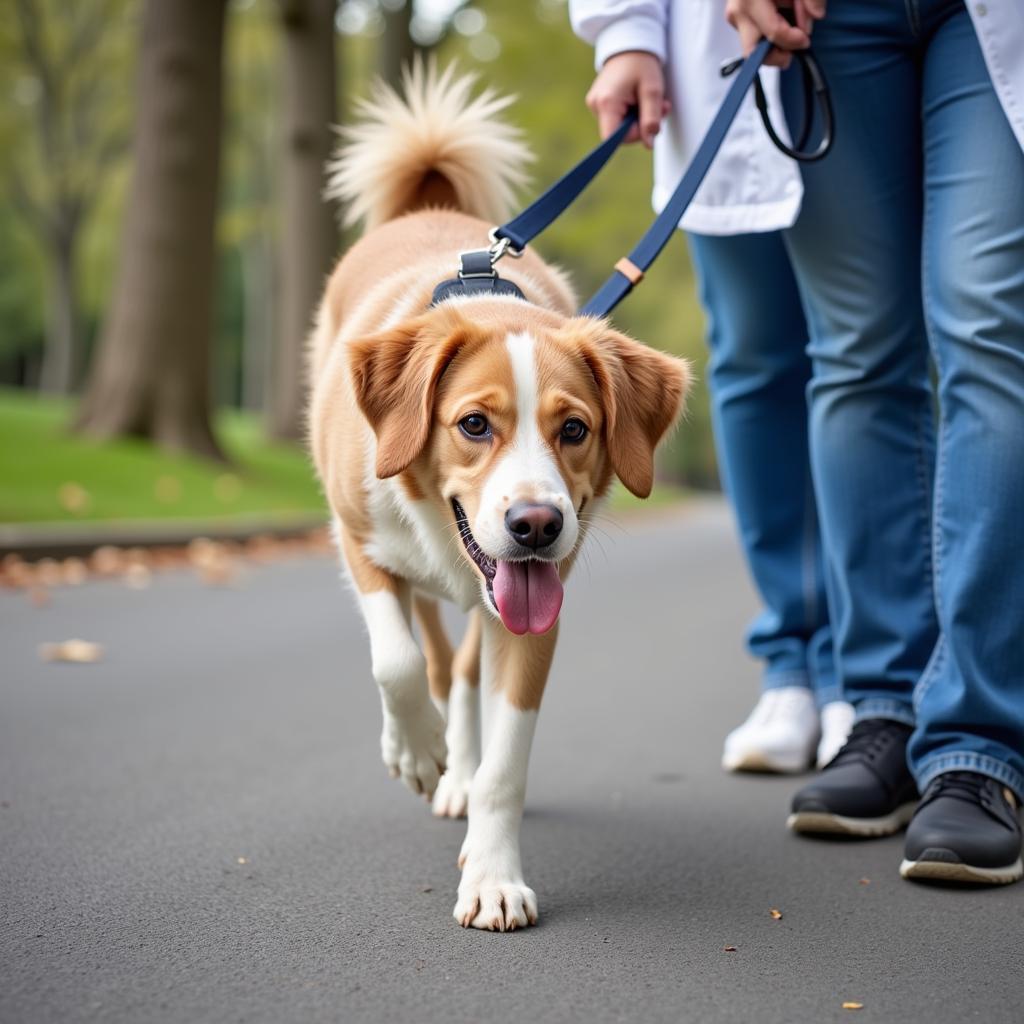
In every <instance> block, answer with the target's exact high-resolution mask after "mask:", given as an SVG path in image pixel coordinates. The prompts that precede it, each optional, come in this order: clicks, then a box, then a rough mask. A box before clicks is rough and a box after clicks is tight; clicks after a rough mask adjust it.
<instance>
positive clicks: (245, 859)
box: [237, 857, 249, 864]
mask: <svg viewBox="0 0 1024 1024" xmlns="http://www.w3.org/2000/svg"><path fill="white" fill-rule="evenodd" d="M237 859H238V863H239V864H248V863H249V861H248V859H247V858H246V857H239V858H237Z"/></svg>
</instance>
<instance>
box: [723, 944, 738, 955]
mask: <svg viewBox="0 0 1024 1024" xmlns="http://www.w3.org/2000/svg"><path fill="white" fill-rule="evenodd" d="M722 951H723V952H725V953H735V952H736V947H735V946H723V947H722Z"/></svg>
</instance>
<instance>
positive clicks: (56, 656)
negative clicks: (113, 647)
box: [39, 640, 103, 665]
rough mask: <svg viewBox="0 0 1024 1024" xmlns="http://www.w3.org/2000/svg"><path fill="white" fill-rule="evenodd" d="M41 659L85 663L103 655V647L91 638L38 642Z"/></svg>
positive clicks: (97, 659) (96, 659)
mask: <svg viewBox="0 0 1024 1024" xmlns="http://www.w3.org/2000/svg"><path fill="white" fill-rule="evenodd" d="M39 657H40V658H42V659H43V661H70V662H75V663H77V664H81V665H85V664H89V663H90V662H94V661H99V660H100V658H102V657H103V647H102V645H101V644H95V643H93V642H92V641H91V640H64V641H63V642H61V643H57V644H40V646H39Z"/></svg>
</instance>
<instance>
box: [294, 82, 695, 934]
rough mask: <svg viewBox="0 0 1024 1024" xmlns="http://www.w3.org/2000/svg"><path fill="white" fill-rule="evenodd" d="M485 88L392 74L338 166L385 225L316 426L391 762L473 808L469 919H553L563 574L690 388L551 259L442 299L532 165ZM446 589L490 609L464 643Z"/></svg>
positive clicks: (370, 233) (342, 310) (365, 269)
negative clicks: (524, 858) (524, 833)
mask: <svg viewBox="0 0 1024 1024" xmlns="http://www.w3.org/2000/svg"><path fill="white" fill-rule="evenodd" d="M473 89H474V79H473V78H472V77H471V76H459V75H456V74H455V73H454V72H453V70H452V69H451V68H448V69H447V70H446V71H444V72H443V73H439V72H438V71H437V69H436V67H424V66H423V65H422V64H420V65H417V66H414V67H413V68H412V69H411V70H409V71H408V72H407V73H406V76H405V80H404V96H399V94H398V93H397V92H395V91H393V90H391V89H389V88H387V87H386V86H384V85H382V84H379V85H378V86H377V89H376V92H375V94H374V95H373V97H372V98H371V99H370V100H367V101H364V103H363V104H362V107H361V111H360V112H361V116H362V120H361V121H360V122H359V123H357V124H356V125H355V126H354V127H352V128H350V129H348V131H347V132H346V133H345V134H346V138H347V141H346V142H345V143H344V144H343V145H342V147H341V149H340V152H339V155H338V157H337V158H336V160H334V161H333V162H332V163H331V164H330V165H329V171H330V178H329V185H328V189H327V194H328V195H329V196H332V197H336V198H339V199H341V200H343V201H344V202H345V203H347V204H348V216H349V218H350V219H351V220H353V221H355V220H361V221H363V222H364V224H365V233H364V234H363V236H362V238H361V239H360V240H359V241H358V242H357V243H356V244H355V245H353V246H352V248H351V249H350V250H349V251H348V252H347V253H346V254H345V256H344V257H343V258H342V259H341V261H340V262H339V263H338V265H337V267H336V269H335V270H334V272H333V273H332V275H331V277H330V279H329V281H328V283H327V286H326V291H325V294H324V296H323V300H322V302H321V304H320V307H319V310H318V312H317V316H316V321H315V327H314V330H313V334H312V337H311V342H310V348H309V369H310V374H311V396H312V397H311V402H310V407H309V435H310V441H311V448H312V453H313V459H314V462H315V465H316V469H317V472H318V474H319V478H320V481H321V484H322V487H323V490H324V493H325V495H326V498H327V501H328V503H329V505H330V509H331V513H332V516H333V524H334V529H335V535H336V539H337V544H338V548H339V552H340V556H341V560H342V562H343V564H344V567H345V570H346V572H347V575H348V577H349V580H350V582H351V584H352V587H353V588H354V591H355V594H356V595H357V598H358V603H359V608H360V610H361V612H362V615H363V618H364V620H365V624H366V629H367V632H368V633H369V641H370V653H371V661H372V668H373V676H374V679H375V681H376V683H377V686H378V688H379V691H380V696H381V702H382V706H383V712H384V728H383V734H382V736H381V749H382V754H383V760H384V764H385V765H386V767H387V769H388V771H389V773H390V774H391V776H392V777H394V778H401V780H402V781H403V782H405V784H406V785H407V786H408V787H409V788H410V789H411V790H412V791H413V792H414V793H417V794H422V795H424V796H425V797H426V798H427V799H428V800H432V806H433V811H434V813H435V814H436V815H438V816H440V817H452V818H458V817H462V816H463V815H465V814H466V812H467V810H468V816H469V824H468V829H467V832H466V837H465V842H464V843H463V846H462V851H461V855H460V857H459V867H460V868H461V870H462V877H461V882H460V884H459V887H458V897H457V901H456V904H455V910H454V915H455V918H456V920H457V921H458V922H459V924H461V925H462V926H463V927H473V928H483V929H490V930H498V931H507V930H508V931H510V930H514V929H516V928H522V927H525V926H526V925H528V924H534V923H536V921H537V899H536V896H535V894H534V892H533V890H532V889H530V888H529V887H528V886H527V885H526V883H525V882H524V880H523V873H522V868H521V865H520V853H519V825H520V820H521V818H522V811H523V800H524V796H525V788H526V773H527V761H528V758H529V754H530V746H531V742H532V739H533V734H534V728H535V725H536V721H537V713H538V709H539V707H540V703H541V696H542V694H543V692H544V685H545V682H546V680H547V676H548V670H549V668H550V666H551V660H552V656H553V654H554V650H555V639H556V636H557V632H558V616H559V610H560V608H561V605H562V598H563V584H564V581H565V579H566V577H567V576H568V574H569V571H570V569H571V568H572V565H573V562H574V560H575V558H576V555H577V553H578V551H579V549H580V545H581V544H582V543H583V540H584V538H585V536H586V533H587V527H588V522H589V518H590V515H591V513H592V512H593V510H594V509H595V507H597V506H598V505H599V503H600V502H601V500H602V499H603V498H604V497H605V496H606V495H607V494H608V491H609V488H610V487H611V485H612V483H613V479H614V477H616V476H617V477H618V478H619V479H620V480H621V481H622V483H623V484H624V485H625V486H626V487H627V488H628V489H629V490H630V491H632V492H633V494H636V495H638V496H640V497H646V496H647V495H648V494H649V493H650V490H651V487H652V484H653V479H654V452H655V448H656V447H657V445H658V443H659V442H660V441H661V439H662V438H663V437H664V436H665V434H666V432H667V431H668V430H669V429H670V428H671V427H672V426H673V424H674V423H675V422H676V420H677V418H678V417H679V415H680V413H681V411H682V405H683V401H684V396H685V393H686V390H687V386H688V379H689V377H688V370H687V366H686V364H685V363H684V362H683V361H682V360H680V359H676V358H673V357H671V356H668V355H665V354H663V353H661V352H658V351H655V350H653V349H650V348H647V347H646V346H644V345H642V344H640V343H639V342H637V341H634V340H633V339H631V338H629V337H627V336H626V335H624V334H622V333H621V332H619V331H617V330H615V329H614V328H613V327H611V325H610V324H609V323H608V322H607V321H606V320H603V319H597V318H593V317H580V316H574V315H573V311H574V310H575V308H576V300H575V297H574V295H573V292H572V289H571V287H570V285H569V283H568V280H567V278H566V276H565V274H564V273H562V272H561V271H560V270H558V269H556V268H555V267H553V266H550V265H548V264H546V263H544V262H543V261H542V260H541V259H540V257H538V256H537V255H536V254H535V253H534V252H533V251H532V250H528V251H526V252H524V253H523V254H522V258H521V259H517V260H514V261H513V260H506V261H505V262H504V263H503V264H502V273H503V275H504V276H505V277H506V279H507V280H509V281H511V282H513V283H514V284H515V285H517V286H518V288H519V289H520V290H521V292H522V295H523V297H516V296H510V295H496V294H492V293H490V292H485V293H483V294H476V295H472V294H471V295H468V296H455V297H451V298H447V299H445V300H443V301H440V302H436V303H432V295H433V292H434V289H435V287H436V286H437V285H438V284H439V283H440V282H442V281H444V280H445V279H449V278H452V277H453V276H454V273H455V271H456V270H457V268H458V267H459V254H460V252H462V251H464V250H474V249H480V248H483V247H486V244H487V237H488V229H489V227H490V226H491V225H492V224H494V223H496V222H497V221H498V220H499V219H500V218H501V217H502V216H503V215H504V214H505V213H506V212H507V208H508V206H509V205H510V200H511V198H512V196H513V192H514V189H515V188H516V187H517V186H518V185H520V184H521V182H522V179H523V168H524V167H525V166H526V164H527V162H528V160H529V159H530V155H529V152H528V150H527V149H526V147H525V146H524V144H523V143H522V141H521V139H520V137H519V135H518V133H517V132H516V131H515V130H514V129H512V128H511V127H510V126H509V125H507V124H506V123H505V122H504V121H503V120H502V119H501V117H500V116H499V115H500V113H501V112H502V110H503V109H504V108H505V107H506V106H507V105H508V103H509V102H510V101H509V100H508V99H505V98H499V97H497V96H496V95H495V94H494V93H493V92H491V91H485V92H484V93H482V94H480V95H477V96H476V97H475V98H474V96H473ZM438 599H445V600H448V601H452V602H454V603H455V604H456V605H458V606H459V607H460V608H461V609H463V610H465V611H467V612H468V613H469V622H468V627H467V630H466V633H465V636H464V638H463V640H462V642H461V644H460V645H459V647H458V649H457V650H456V651H455V652H454V653H453V650H452V647H451V645H450V644H449V641H448V639H447V638H446V635H445V632H444V630H443V628H442V623H441V618H440V609H439V607H438ZM413 617H414V618H415V620H416V622H418V624H419V627H420V631H421V635H422V650H421V647H420V646H419V645H418V644H417V642H416V640H415V638H414V636H413V628H412V620H413ZM481 671H482V673H483V676H484V679H485V680H486V681H487V682H488V685H489V686H490V687H491V688H492V690H493V693H494V705H495V706H494V708H493V712H492V714H491V719H490V724H491V729H490V734H491V735H490V741H489V743H488V747H487V750H486V752H485V753H484V754H483V757H482V759H481V749H480V748H481V743H480V723H479V717H480V707H479V686H480V676H481Z"/></svg>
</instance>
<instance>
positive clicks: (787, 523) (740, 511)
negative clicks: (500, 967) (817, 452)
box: [689, 234, 839, 771]
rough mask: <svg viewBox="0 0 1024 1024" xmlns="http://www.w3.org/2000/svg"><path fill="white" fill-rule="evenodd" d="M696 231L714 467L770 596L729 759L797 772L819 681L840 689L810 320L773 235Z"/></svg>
mask: <svg viewBox="0 0 1024 1024" xmlns="http://www.w3.org/2000/svg"><path fill="white" fill-rule="evenodd" d="M689 238H690V245H691V251H692V253H693V256H694V263H695V265H696V268H697V272H698V276H699V279H700V291H701V300H702V302H703V304H704V308H705V310H706V312H707V316H708V342H709V346H710V348H711V363H710V390H711V399H712V418H713V423H714V432H715V441H716V446H717V450H718V459H719V466H720V469H721V473H722V479H723V484H724V486H725V490H726V492H727V494H728V495H729V498H730V500H731V502H732V505H733V509H734V513H735V516H736V521H737V526H738V532H739V537H740V541H741V544H742V546H743V551H744V555H745V557H746V561H747V564H748V566H749V569H750V572H751V576H752V577H753V580H754V583H755V586H756V587H757V589H758V592H759V594H760V596H761V598H762V601H763V602H764V610H763V611H762V612H761V614H760V615H759V616H758V617H757V618H756V619H755V621H754V622H753V623H752V624H751V627H750V629H749V631H748V634H747V645H748V648H749V650H750V652H751V654H752V655H753V656H754V657H755V658H758V659H759V660H761V661H762V663H763V665H764V675H763V688H764V692H763V694H762V699H761V700H760V701H759V703H758V705H757V706H756V707H755V709H754V711H753V712H752V714H751V716H750V717H749V718H748V719H747V721H746V722H745V723H744V724H743V725H742V726H740V727H739V728H738V729H736V730H734V731H733V732H732V733H730V736H729V738H728V739H727V741H726V750H725V756H724V758H723V764H724V765H725V767H727V768H731V769H736V768H760V769H767V770H781V771H798V770H801V769H803V768H804V767H806V765H807V762H808V759H809V756H810V753H811V752H812V750H813V745H814V743H815V741H816V737H817V733H818V722H817V714H816V709H815V700H814V699H813V698H812V696H811V692H812V690H813V691H815V693H816V698H817V702H818V703H819V704H825V703H828V702H831V701H836V700H838V698H839V694H838V688H837V686H836V682H835V671H834V666H833V659H832V647H831V632H830V629H829V624H828V612H827V604H826V599H825V586H824V579H823V569H822V556H821V544H820V539H819V534H818V523H817V514H816V509H815V504H814V495H813V491H812V487H811V481H810V467H809V462H808V455H807V417H806V400H805V396H804V391H805V388H806V384H807V380H808V378H809V375H810V363H809V360H808V358H807V356H806V354H805V351H804V350H805V347H806V338H807V329H806V325H805V322H804V318H803V312H802V310H801V307H800V298H799V294H798V292H797V288H796V282H795V280H794V278H793V274H792V271H791V269H790V266H789V258H788V256H787V254H786V252H785V248H784V246H783V244H782V241H781V239H780V237H779V236H778V234H760V235H743V236H734V237H713V236H708V235H690V236H689Z"/></svg>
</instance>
